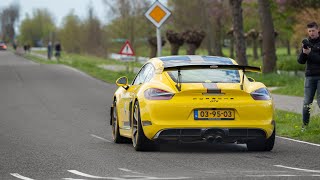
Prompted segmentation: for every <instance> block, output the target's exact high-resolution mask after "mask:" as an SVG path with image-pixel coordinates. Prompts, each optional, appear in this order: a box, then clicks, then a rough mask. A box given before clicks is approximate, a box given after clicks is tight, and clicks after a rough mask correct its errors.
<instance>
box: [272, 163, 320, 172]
mask: <svg viewBox="0 0 320 180" xmlns="http://www.w3.org/2000/svg"><path fill="white" fill-rule="evenodd" d="M274 166H276V167H281V168H286V169H292V170H297V171H305V172H315V173H320V170H311V169H301V168H295V167H289V166H283V165H274Z"/></svg>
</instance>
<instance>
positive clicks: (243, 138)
mask: <svg viewBox="0 0 320 180" xmlns="http://www.w3.org/2000/svg"><path fill="white" fill-rule="evenodd" d="M266 137H267V135H266V133H265V131H264V130H262V129H248V128H194V129H193V128H192V129H165V130H161V131H159V132H158V133H157V134H156V135H155V136H154V137H153V140H156V141H161V140H164V141H182V142H193V141H211V142H214V141H217V140H218V141H219V142H224V143H233V142H238V143H245V142H247V141H248V140H253V139H261V140H264V139H266Z"/></svg>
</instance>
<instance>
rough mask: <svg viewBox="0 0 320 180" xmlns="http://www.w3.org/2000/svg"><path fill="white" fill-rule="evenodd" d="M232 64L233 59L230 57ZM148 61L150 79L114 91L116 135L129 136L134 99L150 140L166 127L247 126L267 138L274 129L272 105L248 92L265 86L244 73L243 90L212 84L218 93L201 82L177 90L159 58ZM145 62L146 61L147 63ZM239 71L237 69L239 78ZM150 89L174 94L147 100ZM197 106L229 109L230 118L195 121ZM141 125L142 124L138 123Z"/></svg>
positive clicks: (185, 85)
mask: <svg viewBox="0 0 320 180" xmlns="http://www.w3.org/2000/svg"><path fill="white" fill-rule="evenodd" d="M231 61H232V63H233V64H236V62H235V61H234V60H231ZM147 63H151V64H152V65H153V66H154V68H155V74H154V76H153V78H152V79H151V80H150V81H149V82H147V83H144V84H141V85H131V86H130V87H129V88H128V89H127V90H126V89H125V88H123V87H119V88H118V90H117V91H116V92H115V95H114V98H115V99H116V104H117V105H116V106H117V110H118V121H119V128H120V135H122V136H126V137H129V138H131V136H130V133H129V132H130V119H131V118H132V110H133V104H134V103H135V102H136V101H138V102H139V106H140V115H141V121H142V122H151V125H145V126H143V132H144V134H145V136H146V137H147V138H148V139H150V140H153V139H155V138H156V137H157V135H158V134H159V133H160V132H161V131H162V130H166V129H189V128H190V129H192V128H201V129H206V128H222V129H223V128H228V129H234V128H248V129H251V128H252V129H261V130H263V131H264V132H265V134H266V138H269V137H270V136H271V135H272V133H273V131H274V128H275V127H274V124H273V123H274V122H273V120H274V117H273V116H274V105H273V100H272V98H271V99H269V100H254V99H253V98H252V97H251V95H250V93H252V92H253V91H255V90H257V89H260V88H266V86H265V85H264V84H262V83H260V82H250V81H249V80H248V79H247V77H246V76H244V82H243V90H242V89H241V84H242V80H241V82H240V83H216V85H217V89H220V90H221V93H219V94H215V93H208V91H207V88H206V87H204V85H203V83H182V84H181V91H179V90H178V89H177V88H176V84H177V83H176V82H174V81H173V80H172V79H171V78H170V76H169V74H168V73H167V72H165V71H164V68H163V64H164V63H163V61H161V60H160V59H158V58H153V59H151V60H149V61H148V62H147ZM147 63H146V64H147ZM242 73H243V72H242V71H241V70H239V75H240V77H242V75H243V74H242ZM150 88H158V89H162V90H165V91H167V92H171V93H174V96H173V97H172V99H170V100H149V99H147V98H146V97H145V95H144V92H145V91H146V90H147V89H150ZM199 109H218V110H219V109H232V110H234V115H235V118H234V119H233V120H195V114H194V112H195V110H199ZM142 124H144V123H142Z"/></svg>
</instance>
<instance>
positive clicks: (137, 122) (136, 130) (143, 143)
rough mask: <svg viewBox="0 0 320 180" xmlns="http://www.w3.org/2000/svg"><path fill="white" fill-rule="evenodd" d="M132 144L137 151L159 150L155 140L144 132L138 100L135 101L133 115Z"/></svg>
mask: <svg viewBox="0 0 320 180" xmlns="http://www.w3.org/2000/svg"><path fill="white" fill-rule="evenodd" d="M132 145H133V147H134V149H135V150H136V151H154V150H157V146H156V144H155V142H153V141H151V140H149V139H148V138H147V137H146V136H145V135H144V132H143V129H142V124H141V116H140V107H139V103H138V101H136V102H135V103H134V107H133V116H132Z"/></svg>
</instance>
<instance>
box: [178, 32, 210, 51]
mask: <svg viewBox="0 0 320 180" xmlns="http://www.w3.org/2000/svg"><path fill="white" fill-rule="evenodd" d="M182 36H183V39H184V40H185V42H186V44H187V46H188V48H187V54H188V55H194V54H195V53H196V50H197V49H198V48H199V47H200V45H201V42H202V40H203V39H204V37H205V36H206V33H205V32H204V31H201V30H186V31H185V32H183V33H182Z"/></svg>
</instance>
